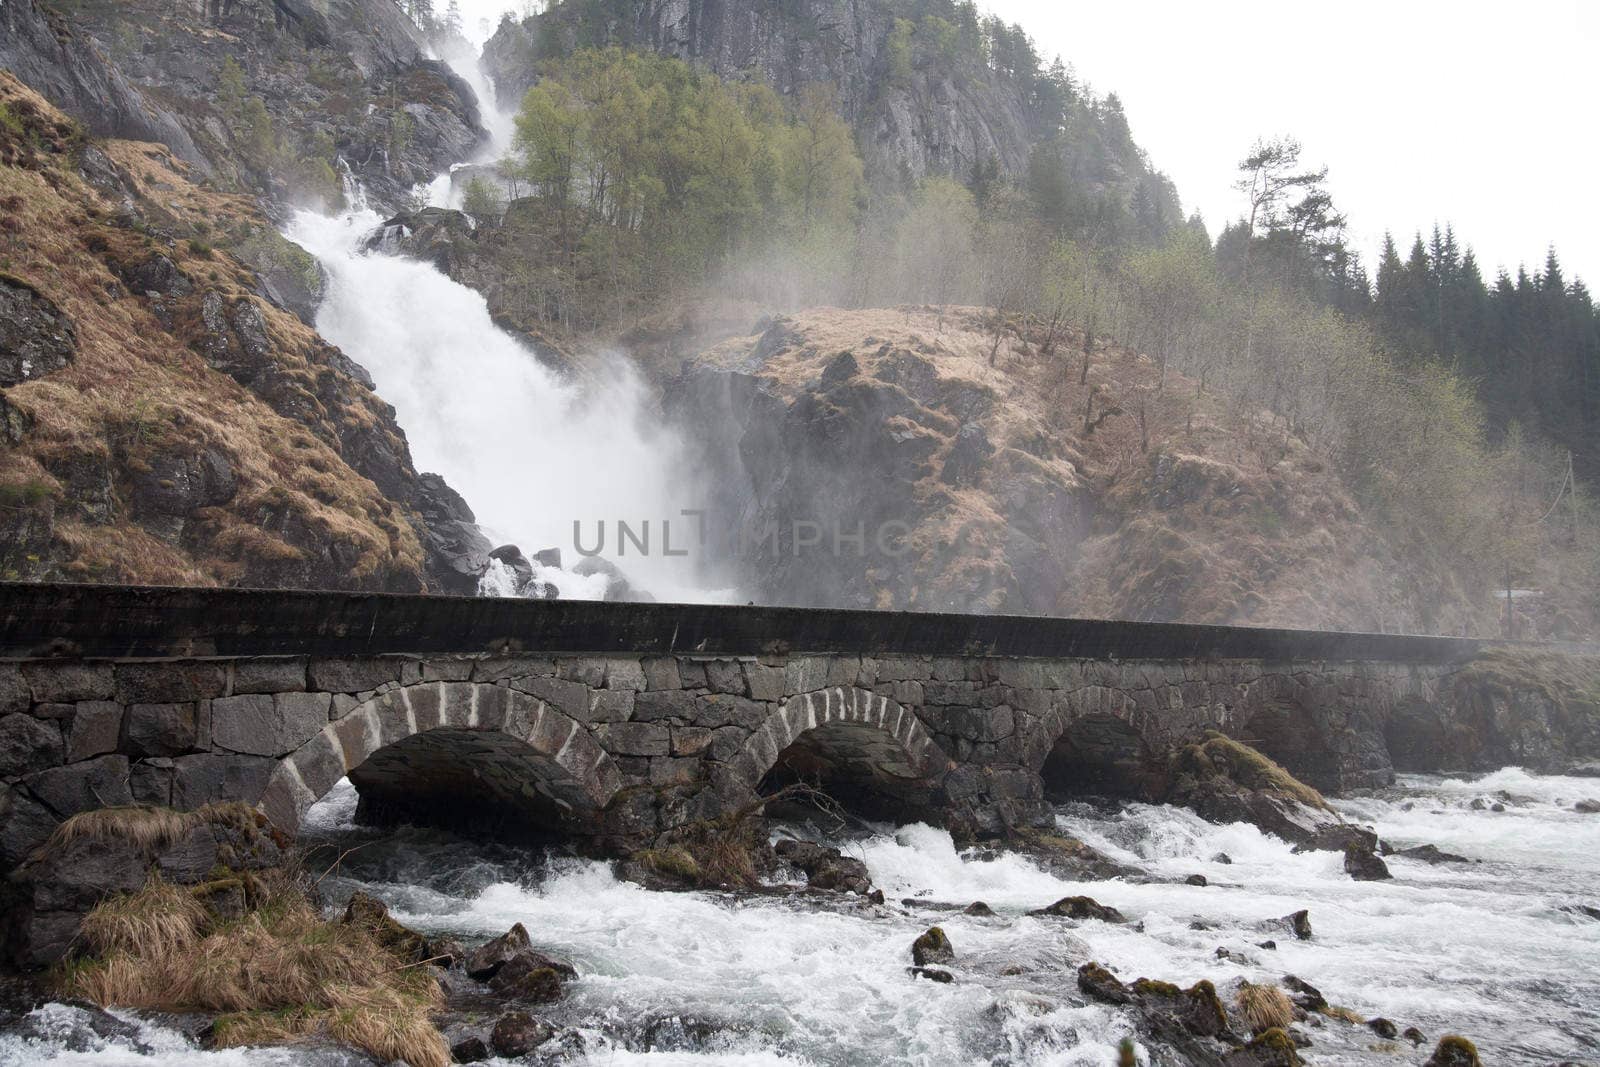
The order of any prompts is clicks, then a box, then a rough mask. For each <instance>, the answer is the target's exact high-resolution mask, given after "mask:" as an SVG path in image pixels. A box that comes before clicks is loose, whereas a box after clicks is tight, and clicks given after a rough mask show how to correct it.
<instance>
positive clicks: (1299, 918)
mask: <svg viewBox="0 0 1600 1067" xmlns="http://www.w3.org/2000/svg"><path fill="white" fill-rule="evenodd" d="M1257 928H1258V929H1261V930H1284V931H1287V932H1289V933H1292V934H1294V936H1295V937H1296V938H1297V939H1298V940H1300V941H1310V940H1311V913H1310V912H1309V911H1306V910H1305V909H1301V910H1300V911H1296V912H1292V913H1290V914H1288V915H1285V916H1284V917H1283V918H1281V919H1267V920H1266V921H1264V922H1261V923H1258V924H1257Z"/></svg>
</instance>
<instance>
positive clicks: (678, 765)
mask: <svg viewBox="0 0 1600 1067" xmlns="http://www.w3.org/2000/svg"><path fill="white" fill-rule="evenodd" d="M1450 670H1451V668H1449V667H1445V666H1429V665H1403V664H1358V663H1328V664H1318V665H1307V664H1296V665H1294V666H1292V667H1290V666H1279V667H1275V666H1273V665H1270V664H1266V663H1263V662H1260V661H1253V660H1223V661H1214V662H1189V661H1183V662H1180V661H1152V662H1141V661H1105V660H1100V661H1096V660H1076V659H1057V660H1051V659H1017V658H1000V657H990V658H986V657H935V656H886V657H863V656H845V655H834V656H799V655H795V656H782V655H778V656H752V657H699V656H688V655H673V656H658V657H652V656H638V655H619V656H557V657H551V656H537V655H523V654H519V655H514V656H440V657H412V656H392V655H385V656H367V657H354V658H314V657H312V658H308V657H281V658H279V657H270V658H240V659H180V660H159V661H154V660H42V659H41V660H24V661H11V662H0V783H3V792H0V866H3V868H5V869H9V868H11V867H12V866H14V865H15V864H16V863H17V862H18V861H20V860H21V859H22V858H23V857H24V856H25V855H26V854H27V853H28V852H29V851H30V850H32V849H33V848H35V847H36V846H37V845H38V844H39V843H40V842H41V841H43V840H44V838H45V837H46V836H48V834H49V832H50V830H51V829H52V828H53V827H54V826H55V825H57V824H58V823H59V822H60V821H61V820H63V819H65V818H67V817H68V816H70V815H72V814H74V813H76V812H79V811H84V810H88V809H92V808H98V807H106V806H113V805H118V804H129V803H148V804H160V805H170V806H172V807H176V808H180V809H185V810H191V809H195V808H198V807H200V806H202V805H204V804H206V803H209V802H213V801H222V800H243V801H245V802H247V803H251V804H258V805H259V806H260V807H261V808H262V810H263V811H265V812H266V813H267V815H268V816H269V817H271V819H272V820H273V822H274V823H276V824H277V825H279V826H280V827H281V828H283V829H284V830H286V831H287V832H290V833H293V832H295V831H296V830H297V829H298V826H299V823H300V819H301V817H302V816H303V815H304V813H305V811H306V809H307V808H308V807H309V806H310V805H311V804H312V803H314V802H315V801H316V800H317V799H318V798H320V797H321V796H322V795H324V794H325V793H326V792H327V790H328V789H329V788H331V786H332V785H333V783H334V782H336V781H337V780H338V779H339V778H341V777H344V776H345V775H347V774H348V775H350V776H351V778H352V780H353V781H355V782H356V784H357V786H358V788H360V789H362V790H363V792H364V793H366V792H369V791H370V792H372V793H374V794H382V793H384V792H386V791H387V792H388V793H390V794H393V795H396V796H400V795H408V794H409V795H416V796H425V797H434V798H447V797H451V796H452V795H457V794H459V795H460V796H462V797H463V798H464V799H467V800H476V801H481V802H483V803H485V804H491V805H494V806H495V807H497V808H499V809H501V810H502V811H509V813H510V814H511V816H512V818H513V821H515V819H517V818H521V819H523V820H525V821H526V822H527V823H528V824H529V829H538V830H545V831H550V832H559V833H565V834H579V835H584V836H588V837H591V838H594V839H597V840H599V841H601V842H603V843H604V842H609V843H611V844H622V843H635V844H637V843H644V842H648V841H649V840H650V839H651V838H652V837H653V836H654V835H656V834H658V833H660V832H661V831H663V830H667V829H671V828H672V827H674V826H678V825H681V824H683V823H685V822H687V821H690V820H693V819H697V818H706V817H711V816H715V815H716V814H718V813H720V812H722V811H724V810H726V809H727V808H728V807H730V806H732V805H736V804H738V803H741V802H743V801H745V800H748V799H749V798H750V797H751V796H753V795H754V794H755V792H756V790H757V789H758V788H759V787H760V785H761V782H762V779H763V777H765V776H766V775H767V773H768V771H769V770H771V769H772V768H773V766H774V765H775V764H776V763H777V762H778V761H779V760H780V758H782V757H783V755H784V753H785V751H786V750H787V751H794V749H792V748H791V746H794V745H795V744H796V742H797V741H800V740H801V739H802V738H804V739H807V740H806V743H805V747H806V749H807V750H808V752H809V754H810V757H811V758H812V759H813V760H816V759H820V760H821V761H822V762H823V764H824V765H826V766H829V767H832V768H833V769H834V771H835V772H836V773H837V774H839V775H843V776H849V775H854V776H856V777H858V778H861V779H862V780H863V781H866V780H867V779H868V778H870V779H872V783H873V785H874V787H875V788H892V787H893V786H894V784H895V783H905V784H907V785H916V786H919V787H923V788H924V789H925V790H928V791H931V795H933V796H935V797H937V798H938V804H939V806H940V807H941V808H942V809H943V811H942V814H943V816H944V817H945V818H946V819H947V821H949V822H950V823H951V824H952V825H954V826H957V827H960V828H962V829H965V830H968V831H971V832H980V833H982V832H996V831H999V830H1001V829H1003V828H1004V826H1005V825H1007V824H1011V823H1016V822H1020V821H1023V820H1025V819H1027V818H1029V817H1031V816H1032V815H1033V814H1034V813H1035V812H1036V811H1037V810H1038V805H1039V803H1040V800H1041V798H1042V794H1043V789H1044V786H1045V782H1044V781H1043V779H1042V778H1041V775H1040V771H1041V769H1042V768H1044V767H1045V766H1046V764H1047V761H1048V758H1049V756H1050V754H1051V751H1052V749H1053V748H1054V747H1055V746H1056V745H1057V743H1058V742H1059V741H1060V740H1061V739H1062V738H1063V737H1064V736H1068V735H1069V733H1070V731H1071V730H1072V729H1073V727H1074V724H1076V723H1080V722H1084V721H1086V720H1090V719H1093V720H1096V721H1104V720H1107V719H1110V720H1115V721H1116V722H1117V723H1122V724H1125V725H1126V726H1127V727H1128V728H1129V731H1130V732H1131V735H1132V736H1135V737H1136V738H1137V740H1138V744H1139V745H1140V746H1141V747H1142V751H1143V752H1144V753H1145V755H1146V756H1147V757H1148V758H1150V759H1152V760H1160V759H1162V758H1164V757H1165V755H1166V754H1167V753H1169V752H1170V751H1172V750H1173V749H1174V748H1175V747H1177V746H1179V745H1182V744H1184V743H1186V742H1188V741H1191V740H1194V739H1195V738H1197V737H1199V736H1200V735H1201V734H1202V733H1203V732H1204V731H1205V730H1207V729H1218V730H1222V731H1223V732H1225V733H1228V734H1230V735H1232V736H1236V737H1239V738H1241V739H1243V740H1247V741H1250V742H1251V743H1253V744H1256V745H1257V746H1258V747H1261V748H1262V749H1263V750H1265V751H1267V752H1268V754H1269V755H1273V756H1275V757H1277V758H1279V759H1280V760H1281V761H1282V762H1284V763H1285V764H1286V765H1288V766H1289V767H1290V769H1291V770H1293V771H1295V772H1296V773H1298V774H1300V775H1302V776H1304V777H1305V778H1307V780H1310V781H1312V782H1313V783H1314V784H1317V785H1320V786H1322V787H1324V788H1328V789H1333V790H1337V789H1341V788H1349V787H1354V786H1366V785H1373V784H1380V783H1383V782H1386V781H1388V780H1390V779H1391V778H1392V774H1393V768H1392V767H1391V765H1390V760H1389V755H1388V752H1387V749H1386V747H1385V743H1384V726H1385V722H1386V721H1387V716H1388V715H1389V713H1390V711H1391V710H1392V709H1393V708H1394V707H1396V706H1397V705H1398V704H1400V703H1402V702H1404V703H1405V704H1406V705H1407V706H1409V707H1414V706H1416V704H1417V703H1418V702H1423V703H1427V702H1432V701H1435V700H1437V699H1438V697H1439V693H1440V683H1441V680H1442V679H1444V678H1446V677H1447V676H1448V673H1449V671H1450ZM1051 784H1052V785H1053V786H1056V787H1062V786H1070V783H1060V782H1055V783H1051ZM534 823H538V824H539V825H537V826H534V825H533V824H534Z"/></svg>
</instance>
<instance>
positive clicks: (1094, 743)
mask: <svg viewBox="0 0 1600 1067" xmlns="http://www.w3.org/2000/svg"><path fill="white" fill-rule="evenodd" d="M1101 693H1102V695H1103V697H1104V698H1105V699H1100V700H1094V701H1085V702H1081V703H1080V704H1078V705H1077V706H1075V707H1074V706H1071V705H1068V704H1059V705H1057V706H1056V707H1054V708H1052V709H1051V710H1050V711H1048V712H1047V713H1045V715H1044V716H1043V717H1041V718H1040V720H1039V723H1038V725H1037V726H1035V727H1034V729H1033V732H1032V734H1031V735H1030V736H1029V738H1028V740H1027V743H1026V745H1025V746H1024V749H1023V763H1024V764H1025V765H1026V766H1027V767H1029V768H1030V769H1031V770H1033V771H1034V772H1035V773H1037V774H1038V775H1039V777H1040V779H1041V781H1042V782H1043V784H1044V788H1045V792H1046V793H1047V794H1049V793H1054V794H1057V795H1060V794H1064V793H1067V794H1071V793H1076V794H1092V795H1106V796H1118V797H1132V798H1138V799H1142V800H1156V799H1159V798H1160V796H1161V795H1162V793H1163V792H1164V791H1165V786H1166V777H1165V774H1166V760H1165V756H1166V751H1165V748H1166V746H1165V743H1164V742H1163V739H1162V738H1161V737H1158V736H1157V734H1158V724H1157V723H1156V722H1155V721H1154V719H1153V718H1152V716H1151V715H1150V714H1149V713H1148V712H1146V711H1145V710H1143V709H1141V708H1140V707H1139V706H1138V705H1137V704H1135V703H1134V702H1133V701H1132V700H1129V699H1127V698H1126V697H1125V696H1124V695H1123V694H1120V693H1116V692H1115V691H1112V690H1102V691H1101Z"/></svg>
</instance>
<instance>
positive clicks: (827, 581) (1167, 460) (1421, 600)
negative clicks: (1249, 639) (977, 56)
mask: <svg viewBox="0 0 1600 1067" xmlns="http://www.w3.org/2000/svg"><path fill="white" fill-rule="evenodd" d="M1079 341H1081V339H1074V340H1073V341H1072V342H1071V343H1067V342H1058V344H1057V345H1055V346H1051V347H1046V346H1045V345H1044V344H1042V343H1041V341H1040V338H1038V337H1037V336H1034V335H1032V334H1030V333H1029V332H1028V331H1026V330H1024V329H1019V328H1018V327H1017V325H1016V324H1014V323H1011V322H1009V321H1005V320H1000V319H996V318H995V317H994V316H993V315H992V314H991V313H989V312H985V311H982V310H979V309H966V308H931V307H907V308H897V309H878V310H862V311H844V310H837V309H814V310H812V311H807V312H803V313H799V314H795V315H792V316H789V317H784V318H779V319H775V320H766V321H765V322H763V323H761V324H758V327H757V330H756V332H755V333H752V334H751V335H750V336H747V337H739V338H735V339H732V340H729V341H725V342H723V343H721V344H719V345H716V346H714V347H712V348H711V349H709V350H708V351H706V352H704V353H703V354H702V355H700V356H699V357H697V358H695V359H693V360H691V361H690V362H689V363H688V364H687V365H686V367H685V368H684V370H683V372H682V373H681V374H680V375H678V376H676V377H675V378H674V379H673V380H672V381H671V382H670V383H669V384H668V386H667V389H666V401H667V407H668V410H669V412H671V413H673V414H674V415H675V416H676V418H677V420H678V423H679V425H680V426H681V427H682V429H683V432H684V433H685V435H686V436H688V437H689V438H690V439H691V440H693V441H695V442H696V443H697V445H698V447H699V449H700V450H701V454H702V462H703V463H704V465H705V467H706V469H707V471H708V477H707V482H708V484H712V485H715V486H718V487H719V489H718V499H717V501H716V505H715V510H714V513H713V514H714V515H715V519H714V521H712V522H711V523H710V528H711V529H712V530H713V531H716V532H717V533H718V535H719V536H718V540H717V544H716V545H715V546H714V548H715V550H716V551H717V553H718V555H719V556H720V559H721V561H722V563H723V564H724V565H725V567H726V568H727V574H726V575H725V577H726V578H727V580H730V581H733V582H735V583H737V584H738V585H739V586H740V587H741V588H743V589H745V590H746V592H747V595H748V596H751V597H753V598H754V599H756V600H757V601H759V602H763V603H767V602H773V603H791V604H810V605H824V604H826V605H848V606H855V607H875V608H913V609H925V610H944V611H963V612H968V611H975V612H994V611H1003V612H1018V613H1041V614H1055V615H1076V616H1088V617H1100V618H1124V619H1137V620H1148V621H1176V620H1182V621H1185V622H1215V623H1248V624H1260V625H1280V626H1291V627H1315V628H1327V629H1359V630H1389V631H1396V630H1400V631H1412V632H1422V631H1429V630H1431V631H1433V632H1446V633H1451V632H1460V631H1461V630H1462V629H1463V628H1464V627H1475V626H1477V625H1478V624H1480V623H1483V622H1484V621H1485V620H1484V618H1483V616H1484V615H1485V614H1487V613H1491V612H1492V607H1491V606H1489V605H1488V604H1487V603H1485V604H1483V605H1477V604H1475V603H1474V602H1473V601H1472V600H1471V599H1470V598H1469V597H1468V596H1467V594H1465V593H1464V592H1462V591H1461V590H1460V588H1459V587H1458V586H1457V585H1456V584H1454V583H1453V582H1452V580H1451V579H1450V577H1449V575H1448V574H1447V573H1446V572H1444V571H1443V570H1442V568H1439V567H1437V566H1434V565H1432V564H1430V562H1429V561H1426V560H1410V559H1408V560H1401V559H1399V558H1397V557H1396V554H1395V552H1394V551H1393V550H1392V548H1391V547H1390V546H1389V545H1388V544H1387V543H1386V542H1385V541H1384V539H1383V538H1382V536H1381V535H1380V534H1379V533H1378V532H1376V530H1375V527H1374V526H1373V525H1371V524H1370V523H1369V522H1368V521H1367V519H1366V517H1364V516H1363V515H1362V513H1361V511H1360V509H1359V508H1358V506H1357V505H1356V504H1355V502H1354V501H1353V499H1352V497H1351V495H1350V494H1349V493H1348V491H1347V490H1346V487H1345V486H1344V485H1343V484H1342V482H1341V480H1340V478H1339V476H1338V475H1337V474H1336V473H1334V472H1333V471H1332V470H1331V469H1330V468H1329V466H1328V465H1327V464H1326V462H1325V461H1324V460H1323V459H1322V458H1320V457H1319V456H1317V455H1316V454H1315V453H1314V452H1313V451H1311V450H1310V449H1308V448H1307V447H1306V446H1304V445H1303V444H1302V443H1300V442H1298V441H1296V440H1294V439H1292V438H1290V439H1287V440H1285V439H1284V438H1283V436H1282V435H1281V434H1272V433H1270V432H1268V431H1266V430H1265V428H1264V427H1265V424H1264V423H1263V422H1259V421H1258V420H1257V419H1256V418H1255V417H1254V416H1252V415H1250V414H1249V413H1245V414H1241V413H1238V412H1237V411H1235V410H1233V409H1231V408H1230V406H1229V405H1228V404H1227V403H1226V402H1225V400H1224V399H1223V398H1219V397H1216V396H1214V395H1211V394H1207V393H1204V392H1201V391H1200V389H1199V387H1198V385H1197V383H1195V382H1192V381H1189V380H1187V379H1184V378H1182V377H1180V376H1176V375H1173V374H1170V373H1169V374H1168V375H1167V376H1166V380H1165V383H1164V384H1162V382H1161V379H1160V374H1159V371H1158V369H1157V368H1156V366H1155V365H1154V363H1153V362H1152V361H1151V360H1149V359H1147V358H1145V357H1142V356H1139V355H1136V354H1134V353H1130V352H1126V351H1122V350H1118V349H1110V350H1107V349H1097V350H1096V351H1095V352H1094V354H1093V355H1092V357H1091V358H1090V360H1089V365H1088V369H1087V372H1085V371H1084V368H1083V363H1082V356H1081V351H1080V349H1081V344H1079ZM896 523H904V524H905V525H904V526H903V527H897V526H895V525H894V524H896ZM863 532H864V534H865V539H864V543H863V542H862V541H858V540H855V539H854V538H855V537H856V536H857V535H858V534H861V533H863ZM880 535H881V540H880ZM806 542H809V543H806Z"/></svg>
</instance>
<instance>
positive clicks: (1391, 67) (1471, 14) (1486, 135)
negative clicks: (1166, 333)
mask: <svg viewBox="0 0 1600 1067" xmlns="http://www.w3.org/2000/svg"><path fill="white" fill-rule="evenodd" d="M732 2H737V0H732ZM512 6H515V4H514V3H512V2H508V0H462V10H463V13H464V14H466V15H467V16H468V21H469V22H471V23H476V22H477V20H478V19H479V18H482V17H487V18H490V19H491V20H498V17H499V14H500V12H502V11H504V10H505V9H506V8H508V7H512ZM979 6H980V7H983V8H984V9H985V10H988V11H992V12H994V13H995V14H997V15H999V16H1001V17H1002V18H1004V19H1006V20H1007V21H1008V22H1020V23H1021V24H1022V25H1023V26H1024V27H1025V28H1026V29H1027V30H1028V32H1029V33H1030V34H1031V35H1032V36H1033V38H1034V40H1035V41H1036V42H1037V44H1038V46H1039V50H1040V52H1041V53H1042V54H1043V55H1044V56H1045V57H1046V59H1047V61H1048V59H1050V58H1053V57H1054V56H1055V55H1056V54H1058V53H1059V54H1060V56H1061V58H1062V59H1063V60H1065V61H1066V62H1067V63H1068V64H1070V65H1071V66H1072V67H1073V69H1074V70H1075V71H1076V72H1077V73H1078V75H1079V77H1080V78H1084V79H1087V80H1088V81H1089V83H1090V84H1091V85H1092V86H1093V87H1094V88H1095V90H1096V91H1097V92H1100V93H1105V92H1108V91H1115V92H1116V93H1118V94H1119V95H1120V96H1121V98H1122V103H1123V107H1124V108H1125V110H1126V111H1127V114H1128V120H1129V122H1130V123H1131V124H1132V127H1133V134H1134V138H1135V139H1136V140H1137V141H1138V142H1139V144H1141V145H1142V146H1143V147H1144V148H1145V149H1146V151H1148V152H1149V154H1150V158H1151V160H1152V162H1154V164H1155V165H1156V166H1157V167H1158V168H1160V169H1161V170H1163V171H1165V172H1166V173H1167V174H1168V175H1170V176H1171V177H1172V179H1173V181H1174V182H1176V183H1177V186H1178V192H1179V194H1180V195H1181V196H1182V197H1183V202H1184V207H1185V210H1194V209H1196V208H1198V209H1199V210H1200V212H1201V213H1202V214H1203V215H1204V216H1205V219H1206V223H1207V224H1208V226H1209V227H1210V228H1211V230H1212V232H1213V233H1215V232H1216V230H1217V229H1218V228H1219V227H1220V225H1221V224H1222V223H1223V222H1225V221H1226V220H1228V219H1230V218H1233V217H1234V216H1235V215H1237V214H1238V211H1239V200H1238V194H1237V193H1235V192H1234V191H1233V189H1232V183H1233V180H1234V178H1235V170H1234V168H1235V166H1236V164H1237V163H1238V160H1239V159H1240V158H1241V157H1242V156H1243V155H1244V154H1245V152H1246V151H1247V150H1248V149H1249V147H1250V144H1251V142H1252V141H1254V140H1255V139H1256V138H1257V137H1258V136H1262V135H1271V134H1279V133H1289V134H1293V135H1294V136H1296V137H1298V138H1299V139H1300V140H1301V141H1302V142H1303V143H1304V145H1305V155H1304V157H1303V159H1304V161H1305V162H1307V163H1309V164H1312V165H1318V166H1320V165H1321V164H1324V163H1326V164H1327V165H1328V166H1329V168H1330V173H1329V185H1330V187H1331V189H1332V191H1333V194H1334V197H1335V201H1336V202H1337V203H1338V204H1339V205H1340V207H1341V208H1343V210H1345V211H1346V212H1347V213H1348V214H1349V216H1350V224H1351V236H1352V237H1353V238H1354V240H1355V242H1356V244H1357V246H1358V247H1359V248H1361V249H1362V251H1363V254H1364V255H1363V258H1364V259H1365V260H1366V261H1367V263H1368V265H1369V268H1370V267H1371V266H1372V264H1373V262H1374V261H1375V259H1376V253H1377V248H1378V245H1379V243H1380V241H1381V240H1382V236H1383V232H1384V230H1386V229H1387V230H1392V231H1393V232H1394V234H1395V239H1396V241H1397V242H1399V243H1400V244H1401V245H1402V246H1408V245H1409V243H1410V238H1411V234H1412V233H1413V231H1415V230H1417V229H1418V228H1422V229H1423V230H1427V229H1429V228H1431V227H1432V225H1433V223H1434V222H1435V220H1437V221H1439V222H1441V223H1443V222H1447V221H1448V222H1453V223H1454V224H1455V227H1456V232H1457V234H1458V236H1459V237H1460V238H1461V239H1462V240H1463V241H1465V242H1466V243H1470V244H1471V245H1472V246H1473V247H1474V248H1475V249H1476V250H1477V252H1478V260H1479V263H1480V264H1481V265H1482V267H1483V270H1484V273H1485V275H1487V276H1488V278H1489V279H1490V280H1492V279H1493V275H1494V271H1495V268H1496V267H1498V266H1499V265H1502V264H1504V265H1505V266H1507V267H1509V268H1511V269H1512V270H1515V268H1516V265H1517V264H1518V263H1520V262H1526V263H1528V264H1529V266H1530V267H1532V266H1537V265H1541V264H1542V263H1543V262H1544V252H1545V248H1546V246H1547V245H1549V244H1550V243H1551V242H1554V243H1555V245H1556V247H1557V249H1558V251H1559V253H1560V255H1561V259H1562V263H1563V265H1564V267H1565V268H1566V270H1567V272H1568V274H1569V276H1570V275H1571V274H1572V273H1573V272H1577V273H1579V274H1581V275H1582V276H1583V277H1584V279H1585V280H1586V281H1587V282H1588V283H1589V284H1590V287H1591V289H1595V288H1600V0H1520V2H1518V3H1515V4H1508V3H1506V2H1505V0H1342V2H1341V3H1338V4H1310V3H1299V2H1296V3H1289V4H1275V5H1247V4H1243V3H1239V2H1238V0H1128V2H1123V3H1117V2H1110V3H1106V2H1095V3H1070V4H1069V3H1064V2H1061V0H979ZM472 28H476V27H475V26H474V27H472ZM1401 251H1402V254H1404V251H1405V248H1404V247H1402V249H1401Z"/></svg>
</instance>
